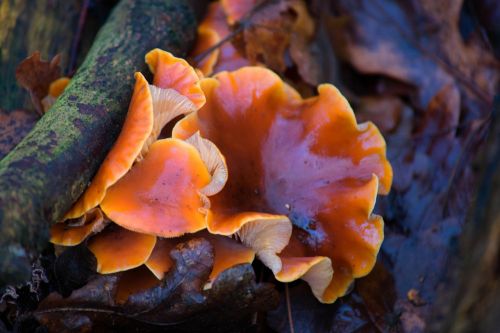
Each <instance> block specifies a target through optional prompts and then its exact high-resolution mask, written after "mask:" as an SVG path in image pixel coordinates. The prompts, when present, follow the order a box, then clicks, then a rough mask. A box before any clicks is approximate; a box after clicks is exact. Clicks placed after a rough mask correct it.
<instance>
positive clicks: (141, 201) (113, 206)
mask: <svg viewBox="0 0 500 333" xmlns="http://www.w3.org/2000/svg"><path fill="white" fill-rule="evenodd" d="M205 143H206V144H208V145H210V144H211V143H209V142H208V141H206V142H205ZM206 151H210V153H208V154H213V155H210V156H205V158H206V159H207V160H211V162H210V163H205V161H204V159H203V156H202V155H201V154H200V152H199V151H198V150H197V148H196V147H195V146H193V145H192V144H190V143H188V142H184V141H182V140H178V139H163V140H158V141H156V142H155V143H153V144H152V145H151V147H150V151H149V153H148V154H147V155H146V157H145V158H144V159H143V160H142V161H140V162H138V163H137V164H136V165H135V166H134V167H133V168H132V169H131V170H130V171H129V172H128V173H127V175H125V176H124V177H123V178H122V179H121V180H120V181H119V182H117V183H116V184H115V185H114V186H112V187H111V188H109V189H108V193H107V195H106V197H105V198H104V200H103V201H102V203H101V208H102V210H103V211H104V212H105V213H106V215H107V216H109V218H110V219H111V220H112V221H114V222H115V223H117V224H119V225H121V226H123V227H124V228H127V229H129V230H133V231H137V232H141V233H148V234H153V235H157V236H161V237H176V236H181V235H183V234H185V233H193V232H196V231H199V230H202V229H205V228H206V214H207V209H208V205H209V201H208V198H207V196H206V194H205V193H207V194H209V195H210V194H211V193H213V192H214V191H215V192H216V191H218V190H220V187H221V185H220V183H221V181H222V186H223V184H224V183H225V180H224V179H222V180H221V179H220V171H219V167H220V165H221V164H222V165H224V162H223V161H222V162H218V161H217V160H218V159H220V158H221V156H220V155H217V152H218V150H217V149H216V148H213V149H212V150H210V149H206V148H204V150H203V153H202V154H203V155H206V154H207V153H206ZM211 172H213V174H211ZM222 174H224V172H223V173H222ZM226 177H227V173H226ZM214 187H215V188H214Z"/></svg>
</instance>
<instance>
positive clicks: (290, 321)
mask: <svg viewBox="0 0 500 333" xmlns="http://www.w3.org/2000/svg"><path fill="white" fill-rule="evenodd" d="M285 298H286V310H287V313H288V325H289V326H290V333H295V328H294V327H293V317H292V304H291V302H290V291H289V290H288V283H285Z"/></svg>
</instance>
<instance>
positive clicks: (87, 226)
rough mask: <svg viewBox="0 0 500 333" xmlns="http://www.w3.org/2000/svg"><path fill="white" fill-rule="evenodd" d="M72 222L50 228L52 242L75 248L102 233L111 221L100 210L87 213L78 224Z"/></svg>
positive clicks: (56, 224)
mask: <svg viewBox="0 0 500 333" xmlns="http://www.w3.org/2000/svg"><path fill="white" fill-rule="evenodd" d="M70 222H74V221H72V220H70V221H66V222H64V223H54V224H53V225H52V227H51V228H50V242H51V243H52V244H55V245H63V246H75V245H78V244H80V243H82V242H83V241H84V240H85V239H86V238H87V237H89V236H90V235H93V234H96V233H98V232H100V231H101V230H102V229H104V227H105V226H106V225H107V223H108V222H109V221H107V220H106V219H105V218H104V215H103V213H102V211H101V210H100V209H99V208H94V209H91V210H89V211H88V212H86V213H85V214H84V215H83V216H82V217H81V218H79V219H78V220H77V222H76V223H70Z"/></svg>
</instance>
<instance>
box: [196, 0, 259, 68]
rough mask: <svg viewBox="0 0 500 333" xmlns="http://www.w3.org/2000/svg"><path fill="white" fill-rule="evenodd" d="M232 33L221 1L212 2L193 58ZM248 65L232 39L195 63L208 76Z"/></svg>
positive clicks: (201, 26) (202, 23) (200, 30)
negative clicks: (232, 42)
mask: <svg viewBox="0 0 500 333" xmlns="http://www.w3.org/2000/svg"><path fill="white" fill-rule="evenodd" d="M230 33H231V31H230V29H229V25H228V24H227V18H226V14H225V13H224V10H223V8H222V6H221V4H220V2H212V3H210V4H209V6H208V9H207V14H206V15H205V19H204V20H203V21H202V22H201V24H200V25H199V27H198V39H197V41H196V46H195V47H194V50H193V52H192V53H191V55H190V56H191V58H196V56H199V55H201V54H203V53H204V52H206V51H208V50H209V49H210V48H211V47H213V46H215V45H216V44H217V43H219V42H220V41H221V40H223V39H224V38H227V37H228V36H229V34H230ZM248 65H250V63H249V61H248V60H247V59H245V58H244V57H243V56H242V55H241V54H240V52H238V50H236V48H235V47H234V46H233V45H232V44H231V41H226V42H225V43H223V44H222V45H221V46H220V47H219V48H217V49H215V50H213V51H212V52H211V53H210V54H208V55H206V56H205V58H204V59H202V60H201V61H200V62H199V63H195V66H196V67H198V68H199V69H200V70H201V72H202V73H203V74H204V75H206V76H208V75H210V74H212V73H217V72H220V71H223V70H235V69H237V68H240V67H243V66H248Z"/></svg>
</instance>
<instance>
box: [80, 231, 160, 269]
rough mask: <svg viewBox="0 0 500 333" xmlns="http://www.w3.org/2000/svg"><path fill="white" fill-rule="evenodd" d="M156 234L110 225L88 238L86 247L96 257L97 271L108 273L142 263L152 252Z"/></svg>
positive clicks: (134, 266)
mask: <svg viewBox="0 0 500 333" xmlns="http://www.w3.org/2000/svg"><path fill="white" fill-rule="evenodd" d="M155 244H156V236H154V235H147V234H141V233H138V232H133V231H130V230H127V229H124V228H121V227H118V226H115V225H111V226H110V227H108V228H106V229H105V230H104V231H102V232H100V233H98V234H97V235H95V236H94V237H92V238H91V239H90V240H89V243H88V248H89V250H90V251H91V252H92V253H93V254H94V255H95V257H96V259H97V272H99V273H101V274H110V273H116V272H121V271H126V270H129V269H132V268H136V267H139V266H141V265H142V264H144V263H145V262H146V261H147V260H148V258H149V257H150V256H151V253H152V252H153V248H154V247H155Z"/></svg>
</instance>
